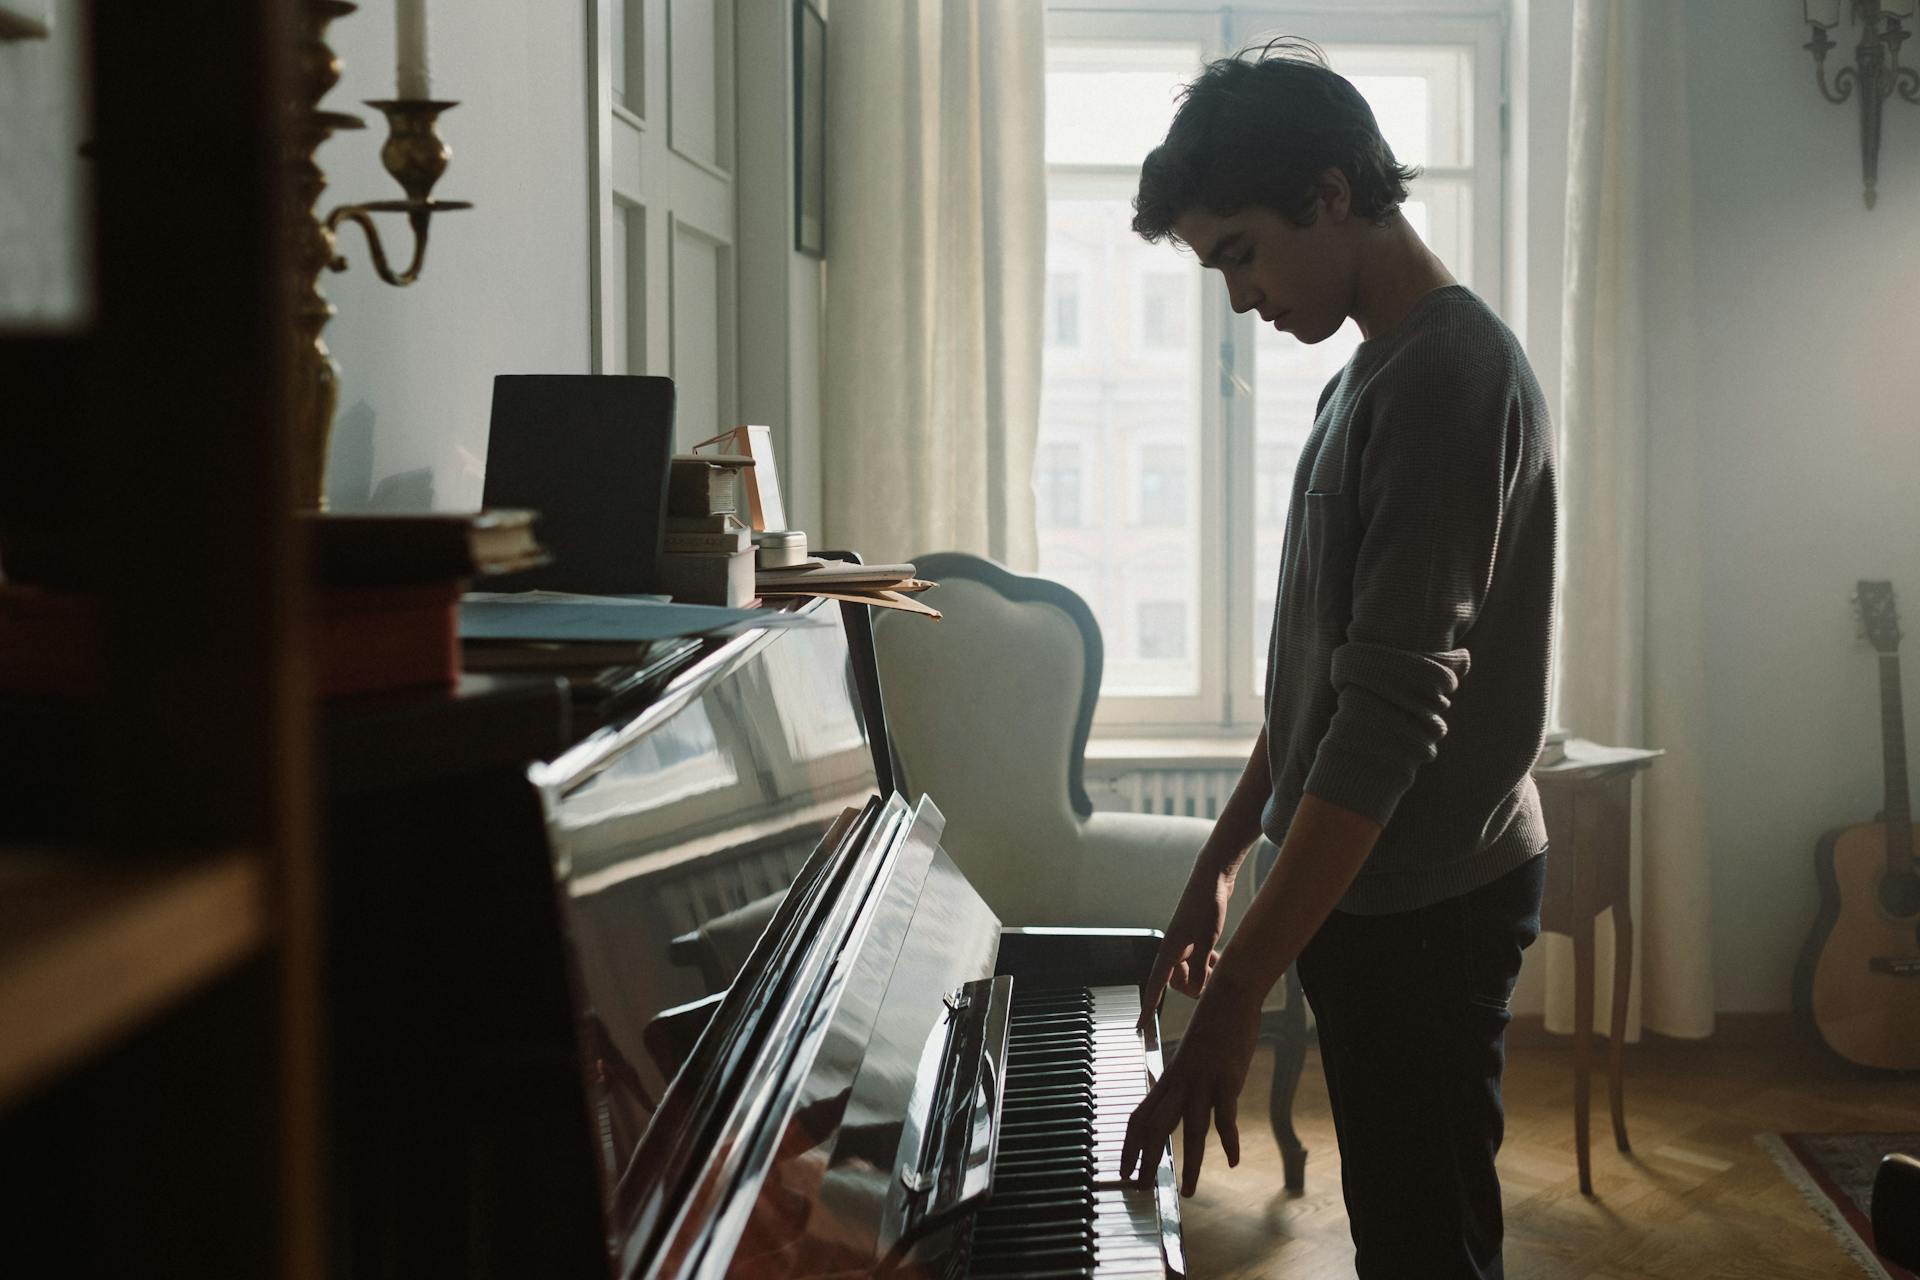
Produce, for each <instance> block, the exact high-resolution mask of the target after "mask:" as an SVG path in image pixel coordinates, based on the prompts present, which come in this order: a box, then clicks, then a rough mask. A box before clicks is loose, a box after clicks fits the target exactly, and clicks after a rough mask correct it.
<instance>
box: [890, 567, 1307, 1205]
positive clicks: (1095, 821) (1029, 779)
mask: <svg viewBox="0 0 1920 1280" xmlns="http://www.w3.org/2000/svg"><path fill="white" fill-rule="evenodd" d="M913 563H914V565H915V567H916V570H917V572H918V574H919V576H920V577H923V578H928V579H931V580H933V581H935V582H937V583H939V585H938V586H937V587H934V588H933V589H931V590H930V591H928V592H927V593H926V594H925V595H924V596H922V597H921V598H922V599H924V600H925V601H926V602H927V603H928V604H930V605H932V606H933V607H934V608H936V609H938V610H940V611H941V613H942V614H943V615H945V616H944V618H943V619H942V620H941V621H939V622H930V621H929V620H928V619H926V618H924V617H916V616H913V615H909V614H902V613H898V612H896V611H893V610H887V609H875V610H874V611H873V612H874V648H875V652H876V657H877V660H878V666H879V671H880V688H881V695H882V698H883V700H884V701H885V704H886V709H887V728H888V734H889V738H890V741H891V744H892V747H893V752H894V756H895V762H896V775H897V780H898V785H899V788H900V790H901V791H902V792H903V793H904V794H905V795H906V796H907V797H908V799H910V800H917V799H918V797H919V796H920V795H922V794H925V795H930V796H932V797H933V800H934V803H935V804H937V805H939V806H940V809H941V811H942V812H943V813H944V814H946V817H947V826H946V831H945V833H944V835H943V836H942V838H941V844H942V847H944V848H945V849H946V851H947V852H948V854H949V855H950V856H951V857H952V858H953V860H954V862H955V863H956V864H957V865H958V866H959V867H960V869H961V870H962V871H963V872H965V873H966V876H967V878H968V879H969V880H970V881H971V882H972V883H973V886H974V888H975V889H977V890H978V891H979V892H980V894H981V896H982V897H984V898H985V899H986V900H987V903H988V904H989V905H990V906H991V907H992V908H993V910H994V911H995V913H996V914H998V915H999V917H1000V919H1001V922H1002V923H1003V924H1007V925H1072V926H1079V927H1096V928H1156V929H1157V928H1161V927H1163V926H1164V925H1165V924H1166V919H1167V915H1168V913H1169V912H1170V911H1171V910H1172V909H1173V905H1174V902H1175V901H1176V899H1177V898H1178V897H1179V894H1180V890H1181V888H1182V886H1184V885H1185V883H1186V878H1187V873H1188V871H1189V869H1190V868H1191V867H1192V865H1193V857H1194V854H1195V853H1196V852H1198V850H1199V848H1200V845H1201V843H1202V842H1203V841H1204V840H1205V839H1206V837H1207V833H1208V831H1209V830H1210V829H1211V826H1212V824H1211V823H1210V822H1208V821H1207V820H1205V819H1203V818H1186V817H1173V816H1163V815H1158V814H1140V813H1099V812H1095V811H1094V807H1093V804H1092V802H1091V800H1090V799H1089V798H1088V796H1087V791H1086V787H1085V785H1084V783H1083V780H1082V770H1083V764H1084V755H1085V752H1086V745H1087V733H1088V730H1089V729H1090V728H1091V726H1092V723H1093V709H1094V702H1095V700H1096V698H1097V697H1098V696H1099V691H1100V672H1101V665H1102V646H1101V641H1100V628H1099V624H1098V623H1097V622H1096V621H1095V620H1094V617H1093V613H1092V611H1091V610H1090V609H1088V607H1087V605H1086V602H1085V601H1083V600H1082V599H1080V597H1079V596H1077V595H1075V594H1074V593H1073V592H1072V591H1070V590H1068V589H1067V588H1066V587H1064V586H1062V585H1060V584H1059V583H1055V582H1050V581H1048V580H1046V579H1044V578H1037V577H1028V576H1024V575H1021V574H1016V573H1013V572H1011V571H1009V570H1007V569H1005V568H1002V567H1001V566H1000V565H997V564H995V563H994V562H992V561H990V560H984V559H981V558H980V557H978V556H971V555H965V554H962V553H959V552H944V553H940V554H936V555H926V556H916V557H915V558H914V561H913ZM1245 880H1246V888H1245V889H1243V891H1242V892H1241V893H1240V894H1239V895H1237V898H1236V902H1235V904H1234V906H1233V908H1232V910H1231V912H1230V914H1229V929H1231V927H1232V926H1233V925H1234V924H1236V923H1238V920H1239V917H1240V915H1241V914H1242V912H1243V911H1244V908H1245V904H1246V902H1247V901H1248V900H1249V899H1250V897H1251V892H1252V885H1251V881H1252V877H1251V876H1248V877H1246V878H1245ZM1287 995H1288V997H1289V1003H1290V1005H1291V1008H1290V1009H1289V1010H1288V1011H1287V1013H1286V1014H1285V1015H1283V1016H1281V1017H1280V1018H1278V1019H1275V1020H1274V1025H1275V1028H1276V1031H1275V1039H1276V1059H1275V1072H1274V1076H1275V1079H1274V1091H1273V1101H1274V1108H1273V1127H1274V1134H1275V1138H1276V1140H1277V1141H1278V1142H1279V1144H1280V1148H1281V1151H1282V1154H1283V1157H1284V1163H1285V1166H1286V1173H1287V1185H1288V1187H1289V1188H1290V1189H1292V1190H1299V1189H1300V1186H1301V1184H1302V1181H1303V1178H1304V1168H1305V1161H1306V1152H1305V1151H1304V1149H1302V1148H1301V1146H1300V1143H1299V1140H1298V1138H1297V1137H1296V1136H1295V1135H1294V1132H1293V1124H1292V1116H1291V1112H1292V1100H1293V1089H1294V1084H1295V1082H1296V1081H1297V1079H1298V1077H1299V1071H1300V1059H1301V1055H1302V1054H1303V1053H1304V1051H1305V1026H1304V1019H1303V1016H1302V1013H1301V1001H1300V997H1299V989H1298V985H1297V980H1295V979H1293V977H1292V975H1291V974H1290V975H1289V982H1288V988H1287ZM1190 1009H1191V1005H1190V1003H1189V1002H1187V1001H1186V1000H1183V999H1179V998H1175V999H1172V1000H1169V1001H1168V1003H1167V1005H1166V1007H1165V1009H1163V1011H1162V1028H1163V1031H1164V1033H1165V1034H1166V1035H1167V1036H1168V1037H1169V1038H1178V1036H1179V1035H1180V1034H1181V1032H1182V1031H1183V1030H1184V1029H1185V1025H1186V1020H1187V1015H1188V1011H1189V1010H1190Z"/></svg>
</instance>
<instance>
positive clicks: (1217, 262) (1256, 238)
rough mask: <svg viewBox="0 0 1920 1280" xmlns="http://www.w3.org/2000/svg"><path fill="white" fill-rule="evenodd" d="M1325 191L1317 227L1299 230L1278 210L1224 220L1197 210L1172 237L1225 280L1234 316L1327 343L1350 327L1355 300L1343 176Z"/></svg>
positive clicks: (1254, 210)
mask: <svg viewBox="0 0 1920 1280" xmlns="http://www.w3.org/2000/svg"><path fill="white" fill-rule="evenodd" d="M1333 176H1335V177H1336V178H1337V179H1340V180H1338V181H1336V182H1334V183H1332V184H1330V185H1329V186H1328V187H1323V189H1322V193H1321V199H1320V207H1319V209H1318V211H1317V216H1316V217H1315V219H1314V221H1313V225H1312V226H1307V227H1301V226H1295V225H1294V224H1293V222H1292V221H1291V220H1289V219H1288V218H1287V217H1285V216H1284V215H1283V214H1280V213H1278V212H1276V211H1274V210H1272V209H1268V208H1264V207H1259V206H1256V207H1253V208H1248V209H1241V210H1239V211H1237V212H1235V213H1231V214H1228V215H1226V216H1225V217H1220V216H1216V215H1214V214H1211V213H1204V212H1201V211H1199V210H1193V211H1190V212H1188V213H1186V214H1184V215H1182V216H1181V217H1180V218H1179V219H1177V220H1176V221H1175V222H1174V224H1173V233H1174V234H1175V235H1176V236H1178V237H1179V238H1180V240H1181V241H1182V242H1183V243H1185V244H1186V245H1188V246H1189V247H1190V248H1192V250H1193V251H1194V253H1195V254H1196V255H1198V256H1199V258H1200V265H1201V266H1203V267H1212V268H1214V269H1216V270H1218V271H1219V272H1220V274H1221V275H1222V276H1223V277H1225V279H1226V284H1227V297H1228V299H1229V300H1230V301H1231V302H1232V304H1233V309H1234V311H1236V312H1245V311H1255V312H1258V313H1259V315H1260V319H1261V320H1263V321H1265V322H1266V323H1268V324H1271V325H1272V326H1273V327H1274V328H1276V329H1278V330H1280V331H1281V332H1282V333H1291V334H1292V335H1293V336H1294V337H1296V338H1298V339H1299V340H1300V341H1302V342H1306V343H1315V342H1324V341H1325V340H1326V339H1327V338H1329V337H1331V336H1332V335H1333V334H1334V332H1335V331H1337V330H1338V329H1339V328H1340V326H1341V325H1343V324H1345V323H1346V320H1347V316H1348V314H1349V311H1350V308H1351V305H1352V301H1353V246H1352V244H1351V242H1350V239H1351V238H1350V237H1349V236H1348V235H1346V234H1345V232H1346V231H1347V230H1348V226H1347V221H1348V220H1347V216H1346V214H1347V203H1346V183H1345V181H1344V175H1338V174H1337V173H1336V174H1335V175H1333Z"/></svg>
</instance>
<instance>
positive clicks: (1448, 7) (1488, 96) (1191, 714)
mask: <svg viewBox="0 0 1920 1280" xmlns="http://www.w3.org/2000/svg"><path fill="white" fill-rule="evenodd" d="M1508 22H1509V13H1508V4H1507V3H1506V0H1420V2H1419V3H1413V2H1411V0H1343V2H1342V3H1339V4H1337V5H1335V4H1331V3H1328V2H1327V0H1321V3H1317V4H1316V3H1306V4H1260V5H1252V6H1238V5H1236V6H1232V7H1222V6H1221V5H1219V4H1218V3H1204V2H1202V0H1139V2H1134V0H1048V13H1047V33H1046V34H1047V40H1048V41H1049V43H1051V42H1053V41H1055V40H1063V41H1080V40H1085V41H1093V42H1102V41H1105V42H1114V43H1127V42H1134V41H1153V42H1159V41H1185V42H1191V43H1196V44H1198V45H1199V47H1200V56H1201V59H1202V60H1203V61H1205V60H1208V59H1212V58H1216V57H1222V56H1225V55H1226V54H1228V53H1230V52H1232V51H1233V50H1236V49H1240V48H1243V47H1246V46H1247V45H1249V44H1251V43H1253V42H1254V40H1255V39H1256V37H1258V38H1261V39H1264V38H1265V37H1266V36H1268V35H1271V34H1275V33H1278V32H1290V33H1297V34H1302V35H1306V36H1307V37H1308V38H1310V39H1312V40H1313V41H1314V42H1315V43H1317V44H1321V45H1325V46H1343V45H1346V46H1351V45H1365V44H1385V45H1406V44H1451V45H1465V46H1468V47H1470V48H1471V49H1472V51H1473V58H1474V63H1473V85H1472V91H1471V92H1472V103H1473V122H1472V131H1471V135H1470V138H1471V142H1470V146H1471V152H1470V155H1469V157H1468V162H1467V163H1466V164H1464V165H1459V166H1437V165H1435V166H1428V167H1427V169H1426V172H1427V173H1428V174H1430V175H1431V176H1434V177H1437V178H1465V179H1467V180H1468V181H1469V182H1470V184H1471V187H1472V190H1473V200H1474V208H1473V214H1472V223H1471V225H1472V239H1471V244H1472V261H1473V273H1472V278H1471V279H1470V280H1465V281H1463V282H1464V283H1469V284H1471V286H1472V287H1473V288H1474V290H1475V292H1476V293H1478V294H1479V295H1480V296H1481V297H1483V298H1485V299H1486V300H1487V301H1488V302H1489V304H1490V305H1492V306H1494V307H1495V308H1496V309H1497V310H1500V311H1502V312H1504V311H1506V309H1507V306H1508V301H1509V299H1508V287H1507V286H1508V282H1507V261H1508V259H1507V252H1506V249H1507V246H1506V237H1507V201H1506V181H1507V168H1508V164H1509V157H1508V154H1507V150H1508V137H1507V134H1508V129H1507V124H1508V121H1507V85H1508V80H1509V69H1508V66H1507V41H1508ZM1196 70H1197V68H1196ZM1047 173H1048V194H1049V198H1051V197H1052V195H1053V194H1054V192H1055V186H1054V182H1055V178H1056V175H1061V176H1066V175H1079V174H1083V173H1084V174H1085V175H1087V176H1089V177H1092V176H1094V175H1096V174H1097V175H1098V176H1099V177H1100V178H1104V179H1107V180H1108V181H1111V179H1112V178H1113V177H1115V176H1121V175H1124V176H1126V177H1127V178H1128V179H1129V180H1131V181H1135V182H1137V180H1138V169H1137V166H1126V165H1104V166H1060V165H1054V164H1051V163H1050V164H1049V165H1048V170H1047ZM1103 185H1104V184H1103ZM1448 265H1449V266H1450V267H1453V266H1457V264H1455V263H1449V264H1448ZM1185 266H1186V268H1187V269H1189V270H1199V271H1201V290H1200V305H1199V316H1198V334H1197V341H1196V343H1195V344H1193V346H1192V354H1193V358H1194V359H1196V360H1198V361H1200V363H1201V368H1200V370H1199V374H1198V378H1197V385H1198V390H1199V396H1198V399H1199V404H1198V405H1197V406H1196V409H1197V413H1198V418H1199V423H1198V426H1199V450H1198V459H1197V465H1198V468H1199V471H1198V473H1197V477H1196V481H1197V482H1196V483H1192V484H1190V485H1189V488H1188V492H1189V494H1190V495H1191V496H1192V499H1193V500H1194V501H1195V502H1197V503H1198V515H1199V521H1198V538H1197V541H1198V543H1199V549H1200V564H1201V570H1200V572H1199V573H1198V574H1197V576H1196V579H1195V585H1196V588H1197V610H1196V618H1197V624H1198V625H1197V632H1196V634H1197V635H1198V637H1199V649H1198V651H1197V653H1196V660H1197V662H1198V664H1199V672H1198V675H1199V680H1198V692H1197V694H1195V695H1193V696H1186V697H1181V696H1162V695H1132V694H1127V695H1120V694H1114V695H1107V694H1103V695H1102V696H1101V697H1100V699H1099V702H1098V703H1097V705H1096V709H1095V714H1094V722H1093V728H1092V734H1093V736H1094V737H1096V738H1099V737H1115V736H1124V737H1132V738H1139V737H1181V738H1204V737H1221V738H1234V739H1243V738H1245V737H1246V736H1247V735H1248V734H1249V733H1253V732H1257V731H1258V730H1259V727H1260V725H1261V723H1262V720H1263V718H1264V707H1263V705H1262V701H1263V699H1262V690H1260V689H1259V688H1258V687H1257V686H1249V685H1246V684H1245V683H1243V681H1244V680H1245V677H1246V675H1247V673H1249V672H1251V671H1252V669H1253V659H1254V656H1255V655H1254V649H1255V644H1256V640H1255V637H1254V634H1253V632H1254V622H1255V619H1254V617H1253V613H1254V609H1255V605H1256V602H1257V600H1258V599H1259V597H1260V595H1261V594H1262V593H1261V592H1260V591H1259V589H1258V584H1254V583H1253V582H1252V576H1251V575H1252V574H1253V572H1254V565H1253V560H1254V557H1255V554H1256V551H1255V547H1256V542H1255V527H1256V521H1257V520H1258V518H1259V515H1258V512H1257V510H1256V506H1257V498H1258V494H1257V492H1256V488H1255V485H1256V479H1255V471H1254V466H1255V464H1256V463H1257V461H1258V453H1257V435H1256V427H1255V421H1254V407H1255V406H1254V397H1253V379H1252V371H1253V369H1254V367H1255V366H1254V360H1255V347H1254V343H1255V328H1254V320H1255V317H1254V316H1252V315H1250V314H1249V315H1242V316H1236V315H1234V314H1233V310H1232V307H1231V305H1230V303H1229V301H1228V297H1227V292H1226V289H1225V286H1224V283H1223V282H1222V280H1221V278H1220V275H1219V273H1218V272H1215V271H1206V270H1203V269H1201V268H1200V267H1199V266H1198V265H1197V264H1196V263H1194V262H1192V260H1191V258H1188V259H1187V260H1186V261H1185ZM1136 327H1138V325H1137V323H1136ZM1242 370H1245V371H1246V375H1247V376H1245V377H1242V376H1240V371H1242ZM1209 569H1212V571H1209ZM1243 580H1244V582H1245V583H1246V584H1247V585H1249V586H1251V587H1252V588H1253V590H1252V591H1251V593H1249V592H1247V591H1244V590H1242V589H1241V588H1242V583H1243ZM1222 636H1224V643H1223V642H1222Z"/></svg>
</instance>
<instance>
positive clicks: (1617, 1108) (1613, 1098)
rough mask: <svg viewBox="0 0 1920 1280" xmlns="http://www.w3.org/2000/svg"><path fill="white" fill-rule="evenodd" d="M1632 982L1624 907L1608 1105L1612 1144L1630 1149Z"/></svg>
mask: <svg viewBox="0 0 1920 1280" xmlns="http://www.w3.org/2000/svg"><path fill="white" fill-rule="evenodd" d="M1632 982H1633V917H1632V916H1631V915H1629V914H1628V912H1627V908H1626V906H1625V905H1624V904H1621V905H1617V906H1615V907H1614V909H1613V1022H1612V1024H1611V1026H1610V1028H1609V1030H1608V1033H1607V1035H1608V1039H1607V1103H1608V1106H1609V1107H1611V1109H1612V1111H1613V1144H1614V1145H1615V1146H1616V1147H1618V1148H1620V1150H1622V1151H1631V1150H1632V1149H1633V1148H1631V1147H1629V1146H1628V1145H1627V1101H1626V1061H1625V1058H1626V1044H1627V994H1628V992H1629V990H1630V989H1631V985H1632Z"/></svg>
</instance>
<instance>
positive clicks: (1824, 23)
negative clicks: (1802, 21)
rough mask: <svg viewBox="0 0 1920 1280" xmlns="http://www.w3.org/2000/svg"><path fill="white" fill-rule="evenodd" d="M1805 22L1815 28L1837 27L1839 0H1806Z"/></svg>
mask: <svg viewBox="0 0 1920 1280" xmlns="http://www.w3.org/2000/svg"><path fill="white" fill-rule="evenodd" d="M1807 21H1808V22H1811V23H1812V24H1813V25H1814V26H1816V27H1832V26H1837V25H1839V22H1840V0H1807Z"/></svg>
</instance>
